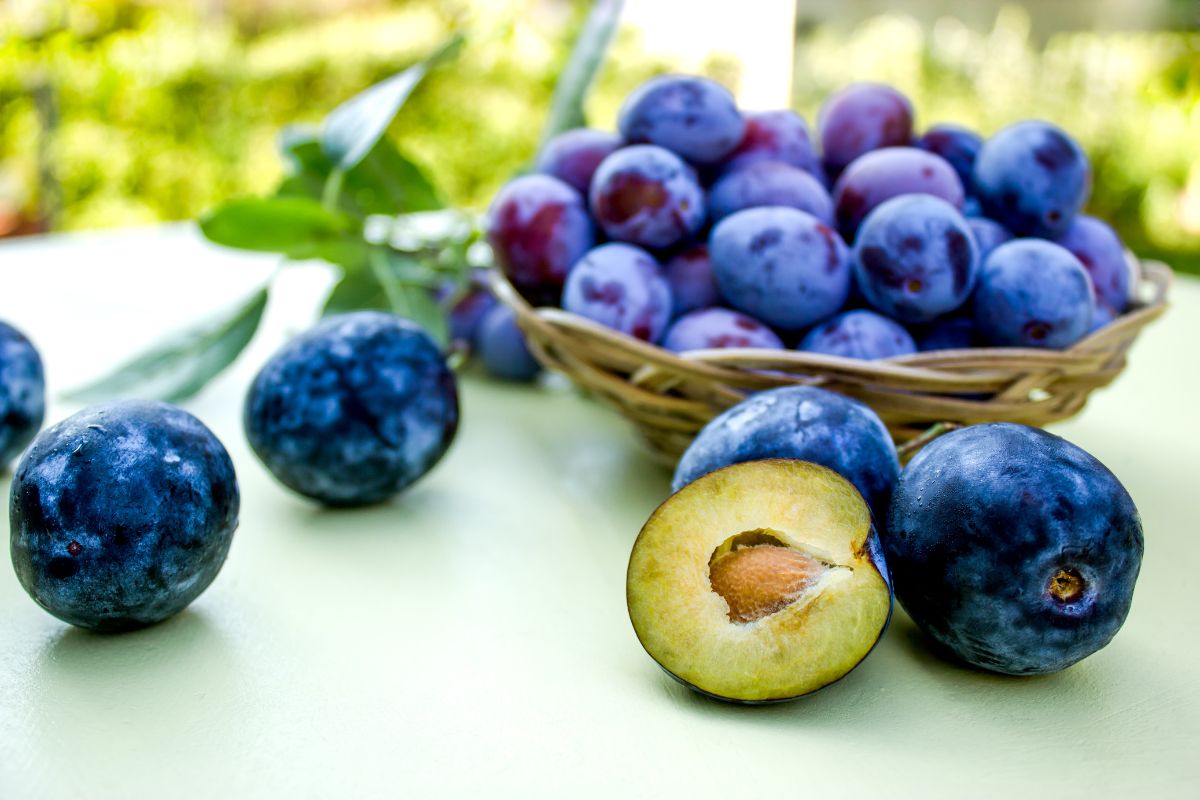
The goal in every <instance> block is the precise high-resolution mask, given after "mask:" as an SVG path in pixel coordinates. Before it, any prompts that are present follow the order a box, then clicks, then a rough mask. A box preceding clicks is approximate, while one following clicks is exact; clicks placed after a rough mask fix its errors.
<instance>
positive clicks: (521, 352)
mask: <svg viewBox="0 0 1200 800" xmlns="http://www.w3.org/2000/svg"><path fill="white" fill-rule="evenodd" d="M475 351H476V352H477V353H478V354H479V359H480V361H482V362H483V366H484V369H486V370H487V371H488V372H489V373H490V374H491V375H494V376H496V377H497V378H503V379H504V380H506V381H531V380H533V379H534V378H536V377H537V376H538V373H540V372H541V371H542V365H541V364H539V363H538V361H537V359H536V358H534V357H533V354H532V353H530V352H529V346H528V345H527V344H526V343H525V334H524V333H523V332H522V331H521V329H520V327H518V326H517V317H516V315H515V314H514V313H513V311H512V309H510V308H509V307H508V306H505V305H498V306H496V307H495V308H493V309H491V310H490V311H489V312H488V313H487V314H486V315H485V316H484V318H483V320H482V321H481V322H480V324H479V330H478V331H477V332H476V336H475Z"/></svg>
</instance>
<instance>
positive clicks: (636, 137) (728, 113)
mask: <svg viewBox="0 0 1200 800" xmlns="http://www.w3.org/2000/svg"><path fill="white" fill-rule="evenodd" d="M617 127H618V129H619V130H620V131H621V135H622V136H624V137H625V140H626V141H628V142H649V143H650V144H656V145H658V146H659V147H665V148H667V149H668V150H670V151H671V152H673V153H675V154H676V155H678V156H680V157H681V158H685V159H687V160H688V161H691V162H692V163H694V164H714V163H716V162H718V161H720V160H721V159H723V158H724V157H725V156H727V155H729V154H730V153H731V152H732V151H733V149H734V148H735V147H737V146H738V144H739V143H740V142H741V141H742V136H743V134H744V133H745V129H746V121H745V120H744V119H742V115H741V114H740V113H738V110H737V104H736V103H735V102H734V99H733V95H732V94H730V93H729V90H728V89H726V88H725V87H724V86H722V85H721V84H719V83H717V82H716V81H713V80H710V79H708V78H702V77H699V76H694V75H661V76H659V77H656V78H651V79H650V80H648V81H646V82H645V83H643V84H642V85H641V86H639V87H638V88H636V89H634V90H633V92H631V93H630V95H629V96H628V97H627V98H625V103H624V104H623V105H622V106H621V111H620V113H619V114H618V118H617Z"/></svg>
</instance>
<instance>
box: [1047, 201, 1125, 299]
mask: <svg viewBox="0 0 1200 800" xmlns="http://www.w3.org/2000/svg"><path fill="white" fill-rule="evenodd" d="M1057 241H1058V244H1061V245H1062V246H1063V247H1065V248H1067V249H1068V250H1070V251H1071V253H1072V254H1073V255H1074V256H1075V257H1076V258H1078V259H1079V263H1081V264H1083V268H1084V269H1086V270H1087V273H1088V276H1089V277H1091V279H1092V288H1093V289H1095V291H1096V304H1097V305H1099V306H1104V307H1105V308H1107V309H1108V311H1110V312H1112V314H1111V315H1116V314H1120V313H1121V312H1123V311H1124V310H1125V309H1126V308H1128V307H1129V299H1130V292H1131V291H1132V290H1133V287H1132V285H1131V284H1132V282H1133V278H1134V277H1135V276H1134V275H1133V271H1132V270H1131V269H1130V267H1129V261H1128V260H1127V259H1126V258H1125V245H1123V244H1121V239H1120V237H1118V236H1117V234H1116V231H1114V230H1113V229H1112V228H1110V227H1108V225H1106V224H1105V223H1104V222H1101V221H1100V220H1098V219H1096V218H1095V217H1089V216H1088V215H1086V214H1080V215H1079V216H1077V217H1075V219H1074V221H1073V222H1072V223H1071V226H1070V227H1069V228H1067V231H1066V233H1064V234H1063V235H1062V236H1060V237H1059V238H1058V240H1057Z"/></svg>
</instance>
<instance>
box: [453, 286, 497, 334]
mask: <svg viewBox="0 0 1200 800" xmlns="http://www.w3.org/2000/svg"><path fill="white" fill-rule="evenodd" d="M497 303H498V301H497V300H496V298H495V297H494V296H493V295H492V293H491V291H490V290H488V288H487V287H486V286H478V285H475V286H470V287H469V288H468V289H467V291H466V292H464V293H463V295H462V296H461V297H459V298H458V300H457V301H455V303H454V305H452V306H451V307H450V310H449V312H447V314H446V324H447V326H448V328H449V333H450V340H451V341H452V342H463V343H466V344H472V343H474V341H475V334H476V332H477V331H478V330H479V324H480V323H481V322H483V318H484V317H486V316H487V314H488V312H489V311H491V310H492V309H493V308H495V307H496V305H497Z"/></svg>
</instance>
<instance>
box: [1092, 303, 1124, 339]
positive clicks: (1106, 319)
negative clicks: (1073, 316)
mask: <svg viewBox="0 0 1200 800" xmlns="http://www.w3.org/2000/svg"><path fill="white" fill-rule="evenodd" d="M1116 318H1117V314H1116V313H1115V312H1114V311H1113V310H1112V309H1111V308H1109V307H1108V306H1105V305H1100V304H1099V303H1097V304H1096V313H1094V314H1093V315H1092V327H1091V328H1089V329H1088V333H1095V332H1096V331H1098V330H1100V329H1101V328H1103V327H1104V326H1105V325H1108V324H1109V323H1111V322H1113V321H1114V320H1116Z"/></svg>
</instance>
